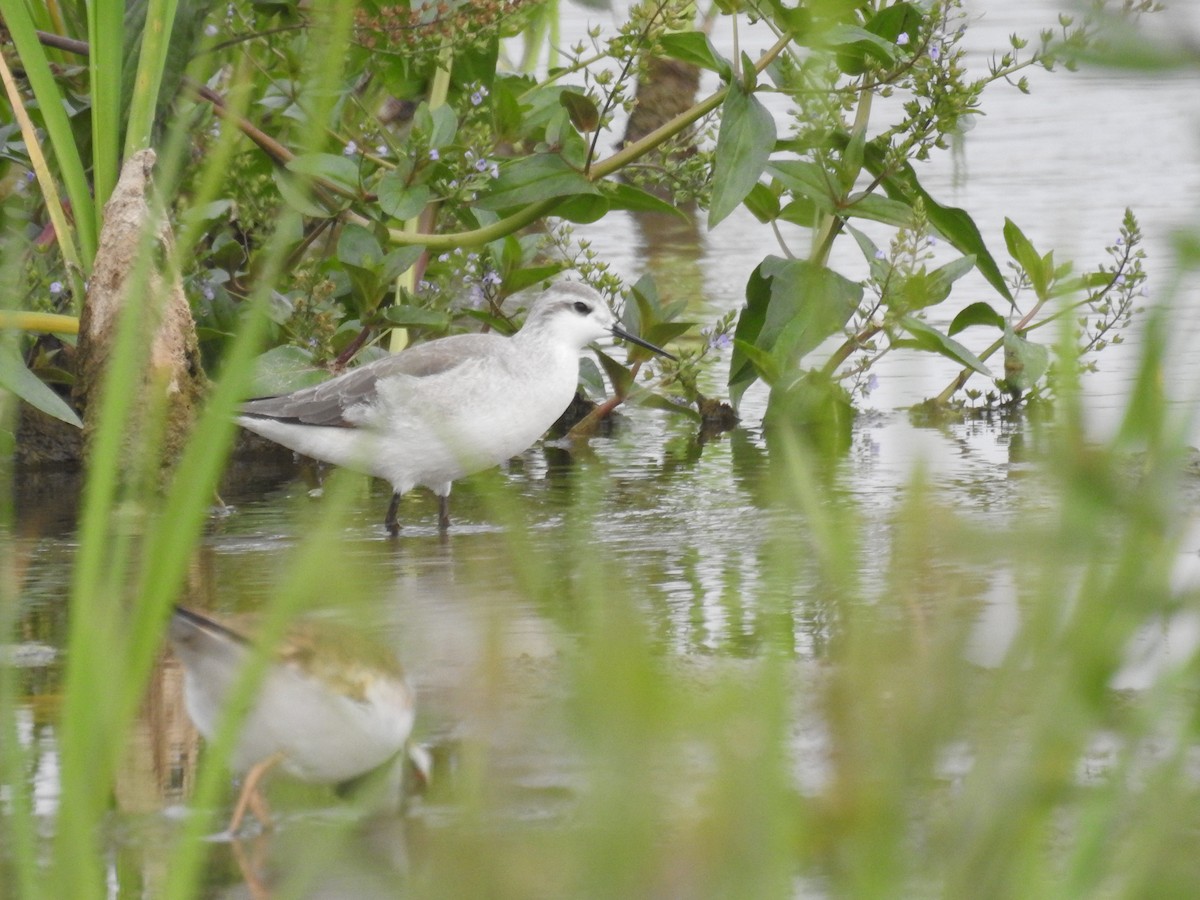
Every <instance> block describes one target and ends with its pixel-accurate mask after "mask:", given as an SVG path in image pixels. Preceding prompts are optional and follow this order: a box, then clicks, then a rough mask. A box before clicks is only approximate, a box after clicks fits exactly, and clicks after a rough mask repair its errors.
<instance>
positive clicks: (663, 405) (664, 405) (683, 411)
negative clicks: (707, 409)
mask: <svg viewBox="0 0 1200 900" xmlns="http://www.w3.org/2000/svg"><path fill="white" fill-rule="evenodd" d="M637 405H638V406H645V407H648V408H650V409H659V410H662V411H663V412H669V413H674V414H678V415H684V416H687V417H688V418H689V419H692V420H694V421H696V422H699V421H700V420H701V416H700V413H698V412H697V411H696V410H695V409H693V408H692V407H691V406H689V405H688V404H687V403H686V402H684V400H683V399H682V398H680V397H676V396H674V395H667V396H663V395H662V394H656V393H654V391H642V392H641V393H640V394H639V395H638V397H637Z"/></svg>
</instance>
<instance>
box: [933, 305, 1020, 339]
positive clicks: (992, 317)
mask: <svg viewBox="0 0 1200 900" xmlns="http://www.w3.org/2000/svg"><path fill="white" fill-rule="evenodd" d="M1005 324H1006V323H1005V321H1004V316H1002V315H1000V313H998V312H996V310H994V309H993V308H992V305H991V304H990V303H985V302H983V301H982V300H980V301H979V302H978V303H972V304H971V305H970V306H968V307H966V308H965V309H963V310H962V311H961V312H959V314H958V315H957V316H955V317H954V321H953V322H951V323H950V330H949V332H947V333H948V334H949V335H950V336H951V337H953V336H954V335H956V334H958V333H959V332H960V331H963V330H965V329H967V328H971V327H972V326H975V325H988V326H990V327H992V328H999V329H1000V330H1001V331H1003V330H1004V327H1005Z"/></svg>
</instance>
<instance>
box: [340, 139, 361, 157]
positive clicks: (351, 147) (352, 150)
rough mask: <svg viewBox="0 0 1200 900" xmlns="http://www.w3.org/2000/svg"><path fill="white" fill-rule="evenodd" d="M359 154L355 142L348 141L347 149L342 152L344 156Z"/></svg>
mask: <svg viewBox="0 0 1200 900" xmlns="http://www.w3.org/2000/svg"><path fill="white" fill-rule="evenodd" d="M357 153H358V144H357V143H356V142H355V141H347V142H346V147H345V149H344V150H342V156H354V155H355V154H357Z"/></svg>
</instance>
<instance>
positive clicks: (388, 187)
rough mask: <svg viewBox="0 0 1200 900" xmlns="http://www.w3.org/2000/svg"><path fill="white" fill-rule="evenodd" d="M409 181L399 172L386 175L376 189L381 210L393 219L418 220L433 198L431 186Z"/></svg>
mask: <svg viewBox="0 0 1200 900" xmlns="http://www.w3.org/2000/svg"><path fill="white" fill-rule="evenodd" d="M407 181H408V179H406V178H405V177H404V176H402V175H401V174H400V173H399V172H395V171H393V172H389V173H388V174H386V175H384V176H383V178H381V179H380V180H379V184H378V185H377V186H376V188H375V194H376V196H377V197H378V198H379V208H380V209H382V210H383V211H384V212H385V213H387V214H388V215H389V216H391V217H392V218H393V219H399V220H401V221H405V220H407V219H413V218H416V217H417V216H419V215H420V214H421V211H422V210H423V209H425V207H426V205H428V203H429V201H430V199H431V198H432V196H433V192H432V191H431V190H430V189H429V185H427V184H408V183H407Z"/></svg>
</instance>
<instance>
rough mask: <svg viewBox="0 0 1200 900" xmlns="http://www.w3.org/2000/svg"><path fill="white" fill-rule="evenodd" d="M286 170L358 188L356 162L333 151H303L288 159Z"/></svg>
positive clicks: (342, 185) (352, 189)
mask: <svg viewBox="0 0 1200 900" xmlns="http://www.w3.org/2000/svg"><path fill="white" fill-rule="evenodd" d="M287 170H288V171H289V172H294V173H296V174H297V175H307V176H309V177H310V178H323V179H324V180H326V181H331V182H333V183H334V184H336V185H338V186H340V187H343V188H346V189H347V190H351V191H354V190H358V163H356V162H355V161H354V160H352V159H349V158H347V157H345V156H340V155H336V154H333V153H304V154H302V155H300V156H297V157H294V158H292V159H290V160H288V163H287Z"/></svg>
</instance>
